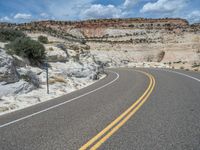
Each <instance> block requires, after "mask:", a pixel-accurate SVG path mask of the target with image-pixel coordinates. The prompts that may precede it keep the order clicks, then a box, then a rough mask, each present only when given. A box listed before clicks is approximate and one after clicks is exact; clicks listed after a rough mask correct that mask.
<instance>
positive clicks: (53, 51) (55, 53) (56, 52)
mask: <svg viewBox="0 0 200 150" xmlns="http://www.w3.org/2000/svg"><path fill="white" fill-rule="evenodd" d="M46 49H47V59H48V61H49V62H66V61H67V60H68V55H67V54H66V52H65V51H63V50H62V49H60V48H58V47H55V46H51V47H46Z"/></svg>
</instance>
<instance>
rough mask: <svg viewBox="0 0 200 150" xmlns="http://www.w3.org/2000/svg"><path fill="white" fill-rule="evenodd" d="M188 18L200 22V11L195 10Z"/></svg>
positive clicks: (193, 21)
mask: <svg viewBox="0 0 200 150" xmlns="http://www.w3.org/2000/svg"><path fill="white" fill-rule="evenodd" d="M186 18H187V19H188V20H189V21H190V22H192V23H195V22H198V23H199V22H200V11H199V10H194V11H192V12H191V13H190V14H188V15H187V17H186Z"/></svg>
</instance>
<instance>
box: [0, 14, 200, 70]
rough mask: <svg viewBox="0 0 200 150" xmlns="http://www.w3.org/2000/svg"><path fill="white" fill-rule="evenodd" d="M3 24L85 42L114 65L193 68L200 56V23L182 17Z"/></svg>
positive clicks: (97, 55)
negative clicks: (191, 22)
mask: <svg viewBox="0 0 200 150" xmlns="http://www.w3.org/2000/svg"><path fill="white" fill-rule="evenodd" d="M1 27H2V28H7V27H11V28H16V29H20V30H24V31H27V32H43V33H47V34H50V35H52V36H54V37H59V38H62V39H63V40H67V41H72V42H79V43H82V44H85V45H87V47H88V49H89V48H90V50H91V53H93V54H94V55H96V57H99V56H100V57H101V58H102V57H103V58H102V59H105V58H106V60H107V62H112V64H121V63H122V64H123V63H124V62H126V63H127V62H163V63H166V64H170V65H171V67H175V68H177V67H178V68H180V67H181V65H184V66H186V67H187V66H190V67H189V68H191V66H193V64H199V59H200V58H199V57H200V56H199V55H200V53H199V51H200V48H199V47H200V25H199V24H192V25H190V24H189V23H188V21H187V20H184V19H180V18H163V19H144V18H131V19H99V20H86V21H77V22H71V21H67V22H64V21H39V22H32V23H25V24H19V25H16V24H1ZM102 54H104V56H105V57H104V56H102ZM163 54H164V55H163ZM161 56H162V57H161ZM176 62H182V63H181V64H178V65H177V63H176ZM186 64H187V65H186ZM188 64H189V65H188Z"/></svg>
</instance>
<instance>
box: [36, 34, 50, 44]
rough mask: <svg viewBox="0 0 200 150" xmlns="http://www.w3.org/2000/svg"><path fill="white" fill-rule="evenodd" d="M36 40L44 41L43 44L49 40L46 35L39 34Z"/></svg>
mask: <svg viewBox="0 0 200 150" xmlns="http://www.w3.org/2000/svg"><path fill="white" fill-rule="evenodd" d="M38 41H39V42H41V43H44V44H47V43H48V42H49V41H48V38H47V37H46V36H42V35H40V36H39V37H38Z"/></svg>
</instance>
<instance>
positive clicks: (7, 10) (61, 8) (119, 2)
mask: <svg viewBox="0 0 200 150" xmlns="http://www.w3.org/2000/svg"><path fill="white" fill-rule="evenodd" d="M132 17H145V18H160V17H181V18H185V19H188V20H189V21H190V22H191V23H194V22H200V0H0V22H16V23H20V22H30V21H35V20H46V19H54V20H84V19H94V18H132Z"/></svg>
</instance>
